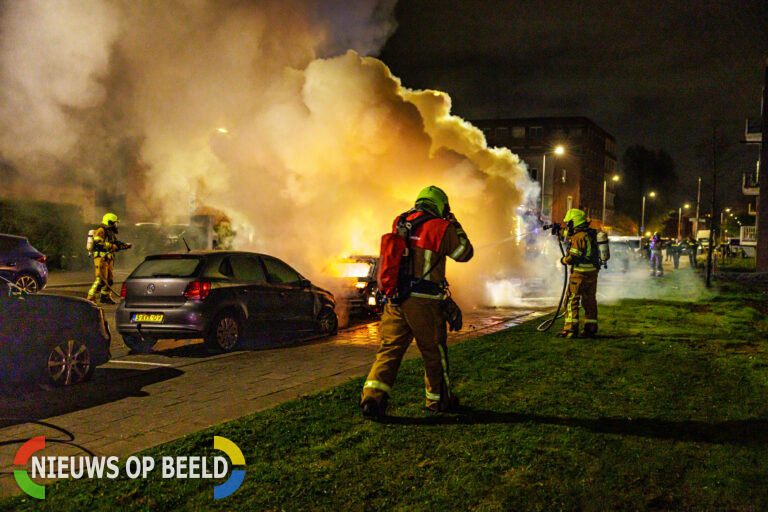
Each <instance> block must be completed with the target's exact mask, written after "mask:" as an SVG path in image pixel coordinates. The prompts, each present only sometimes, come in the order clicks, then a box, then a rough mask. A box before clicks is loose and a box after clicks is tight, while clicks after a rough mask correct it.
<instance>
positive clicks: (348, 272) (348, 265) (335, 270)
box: [326, 261, 371, 277]
mask: <svg viewBox="0 0 768 512" xmlns="http://www.w3.org/2000/svg"><path fill="white" fill-rule="evenodd" d="M370 271H371V265H370V264H368V263H361V262H359V261H354V262H353V261H336V262H333V263H332V264H331V265H330V266H329V267H328V271H327V272H326V273H327V274H328V275H329V276H331V277H368V274H369V273H370Z"/></svg>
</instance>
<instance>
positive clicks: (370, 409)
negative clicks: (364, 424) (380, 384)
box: [360, 395, 387, 421]
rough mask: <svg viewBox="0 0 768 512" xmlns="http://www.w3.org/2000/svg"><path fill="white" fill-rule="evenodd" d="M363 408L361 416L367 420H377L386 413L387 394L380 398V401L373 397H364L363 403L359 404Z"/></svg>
mask: <svg viewBox="0 0 768 512" xmlns="http://www.w3.org/2000/svg"><path fill="white" fill-rule="evenodd" d="M360 407H361V408H362V409H363V418H365V419H367V420H374V421H378V420H380V419H382V418H384V416H386V413H387V395H384V398H382V399H381V402H377V401H376V400H374V399H373V398H366V399H365V400H363V403H361V404H360Z"/></svg>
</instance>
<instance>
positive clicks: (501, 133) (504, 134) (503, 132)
mask: <svg viewBox="0 0 768 512" xmlns="http://www.w3.org/2000/svg"><path fill="white" fill-rule="evenodd" d="M508 137H509V128H507V127H506V126H500V127H498V128H496V138H497V139H506V138H508Z"/></svg>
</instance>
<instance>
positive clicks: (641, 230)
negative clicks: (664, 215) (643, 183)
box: [640, 192, 656, 237]
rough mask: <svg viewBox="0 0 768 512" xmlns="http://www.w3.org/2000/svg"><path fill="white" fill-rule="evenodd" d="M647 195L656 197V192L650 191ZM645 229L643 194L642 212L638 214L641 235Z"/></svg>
mask: <svg viewBox="0 0 768 512" xmlns="http://www.w3.org/2000/svg"><path fill="white" fill-rule="evenodd" d="M648 197H656V192H651V193H650V194H648ZM644 231H645V194H643V213H642V215H641V216H640V236H641V237H642V236H643V232H644Z"/></svg>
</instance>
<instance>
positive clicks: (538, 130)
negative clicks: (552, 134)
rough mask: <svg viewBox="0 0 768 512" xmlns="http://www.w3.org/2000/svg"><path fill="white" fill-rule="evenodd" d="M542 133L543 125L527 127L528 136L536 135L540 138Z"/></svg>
mask: <svg viewBox="0 0 768 512" xmlns="http://www.w3.org/2000/svg"><path fill="white" fill-rule="evenodd" d="M543 135H544V127H543V126H531V127H530V128H528V136H529V137H534V138H535V137H538V138H541V137H542V136H543Z"/></svg>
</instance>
